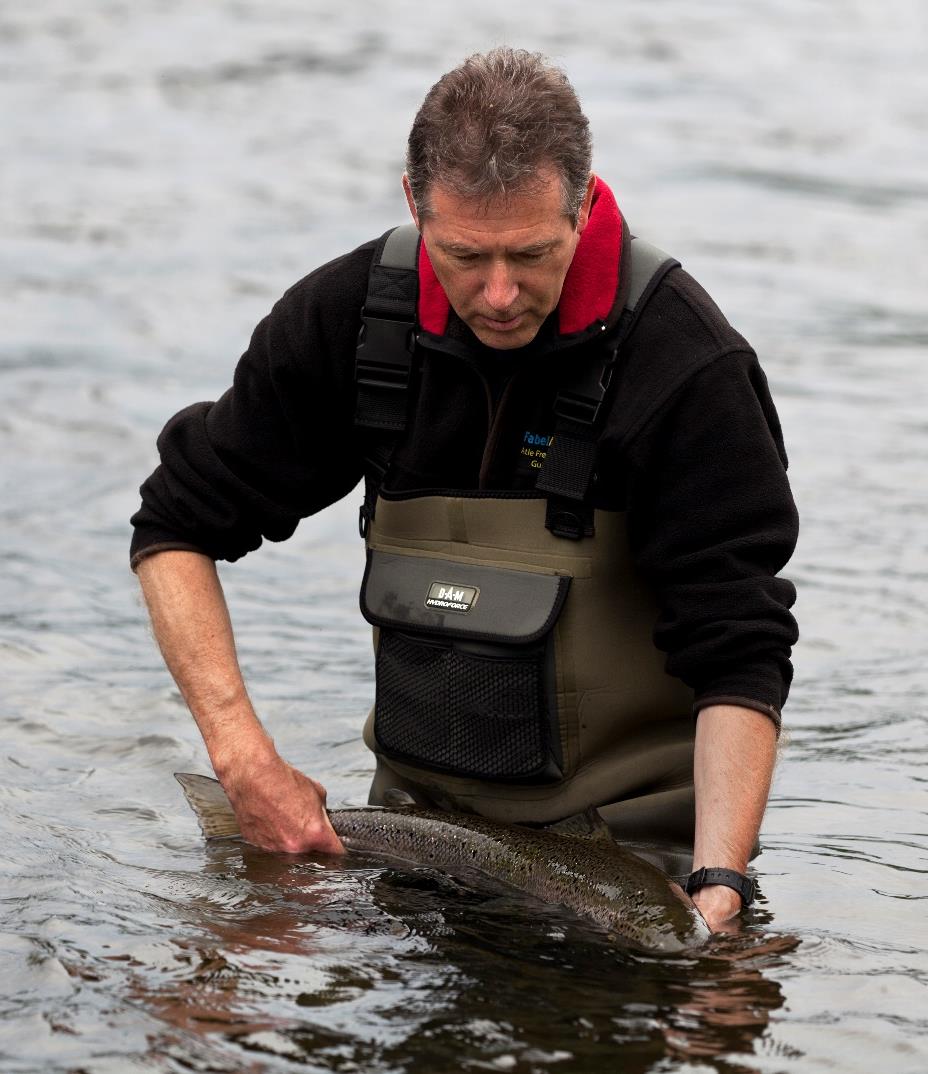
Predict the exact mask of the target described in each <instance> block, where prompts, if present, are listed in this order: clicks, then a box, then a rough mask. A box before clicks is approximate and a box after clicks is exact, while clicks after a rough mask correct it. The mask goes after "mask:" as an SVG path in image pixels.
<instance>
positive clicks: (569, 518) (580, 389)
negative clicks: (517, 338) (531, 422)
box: [354, 224, 679, 540]
mask: <svg viewBox="0 0 928 1074" xmlns="http://www.w3.org/2000/svg"><path fill="white" fill-rule="evenodd" d="M677 265H679V261H676V260H675V259H674V258H672V257H670V256H669V255H668V254H666V253H664V251H663V250H660V249H658V247H656V246H652V245H651V243H649V242H645V241H644V240H643V239H635V238H633V239H632V241H631V277H630V283H629V289H628V295H627V297H626V300H625V307H624V309H623V310H622V314H621V316H620V318H619V322H618V325H617V327H616V329H615V330H613V331H611V332H609V333H608V335H609V337H610V338H609V341H608V343H607V342H605V341H604V343H603V346H602V348H601V350H600V353H599V355H598V357H597V358H595V359H593V360H591V361H588V362H578V363H571V364H570V366H569V368H568V371H567V373H566V374H565V379H564V382H563V383H562V384H561V386H560V388H559V389H558V393H557V397H556V399H555V403H554V415H555V425H554V438H553V440H552V442H551V444H550V446H549V448H548V450H547V457H546V459H545V465H544V468H543V469H542V471H541V473H540V474H539V476H538V480H537V482H536V484H535V487H536V489H538V491H539V492H543V493H544V494H545V497H546V499H547V509H546V512H545V526H546V527H547V529H549V530H550V531H551V533H553V534H554V535H555V536H556V537H565V538H568V539H571V540H579V539H580V538H581V537H585V536H592V534H593V510H592V507H591V506H590V504H589V493H590V488H591V486H592V483H593V473H594V470H595V465H596V442H597V438H598V436H599V432H600V424H601V418H602V416H603V414H604V410H605V408H604V406H603V404H604V402H605V401H606V397H607V394H608V391H609V386H610V384H611V383H612V380H613V374H614V372H615V369H616V364H617V360H618V352H619V348H620V347H621V345H622V342H623V341H624V340H625V338H626V337H627V336H628V334H629V333H630V332H631V330H632V328H633V326H634V324H635V322H636V321H637V319H638V317H639V315H640V314H641V311H642V310H643V309H644V307H645V305H646V304H647V302H648V299H649V298H650V297H651V295H652V294H653V293H654V290H655V289H656V287H657V285H658V284H659V283H660V281H661V279H662V278H663V277H664V275H665V274H666V273H667V272H668V271H669V270H670V269H672V268H674V267H675V266H677ZM418 295H419V232H418V231H417V230H416V228H415V225H413V224H403V225H401V226H400V227H397V228H393V229H392V230H390V231H388V232H386V234H384V235H383V236H382V237H381V238H380V240H379V241H378V243H377V246H376V248H375V250H374V259H373V261H372V263H371V270H370V274H369V276H368V283H367V297H366V299H365V302H364V308H363V310H362V311H361V332H360V334H359V336H358V346H357V357H356V365H355V379H356V383H357V403H356V408H355V419H354V420H355V425H356V426H357V427H358V428H360V429H367V430H370V431H371V432H372V433H374V434H380V435H379V436H376V435H375V436H372V437H371V440H372V442H373V444H374V446H372V447H371V448H369V449H368V450H367V452H366V454H365V458H366V462H367V466H366V467H365V494H364V503H363V505H362V507H361V518H360V531H361V535H362V536H366V535H367V528H368V525H369V522H370V519H371V518H372V517H373V510H374V503H375V501H376V497H377V491H378V488H379V486H380V483H381V481H382V480H383V477H384V475H385V473H386V470H387V467H388V466H389V463H390V458H391V457H392V455H393V450H394V448H395V446H396V444H397V443H398V441H399V439H400V436H401V435H402V433H404V432H405V430H406V425H407V422H408V420H409V410H410V403H411V399H412V397H413V395H414V393H415V390H416V385H415V383H414V381H415V374H416V363H415V349H416V334H417V333H416V328H417V325H416V308H417V300H418Z"/></svg>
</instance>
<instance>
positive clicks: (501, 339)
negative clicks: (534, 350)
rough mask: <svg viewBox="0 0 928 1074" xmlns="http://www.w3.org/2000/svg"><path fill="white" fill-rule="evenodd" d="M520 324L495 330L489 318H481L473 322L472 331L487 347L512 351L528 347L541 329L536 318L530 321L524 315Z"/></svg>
mask: <svg viewBox="0 0 928 1074" xmlns="http://www.w3.org/2000/svg"><path fill="white" fill-rule="evenodd" d="M520 322H521V323H518V324H516V325H513V326H512V327H501V328H494V327H493V326H492V325H491V324H488V323H487V318H485V317H481V318H479V320H478V319H475V320H474V321H473V322H471V324H470V330H471V331H472V332H473V333H474V335H475V336H476V337H477V339H479V340H480V342H481V343H482V344H483V345H484V346H485V347H492V348H493V349H494V350H497V351H512V350H515V349H516V348H517V347H525V346H528V344H529V343H531V342H532V340H533V339H534V338H535V336H537V335H538V329H539V328H540V327H541V326H540V325H539V324H537V323H536V322H535V320H534V318H532V319H529V318H527V317H525V315H524V314H523V316H522V318H520Z"/></svg>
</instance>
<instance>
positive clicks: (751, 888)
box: [683, 868, 757, 906]
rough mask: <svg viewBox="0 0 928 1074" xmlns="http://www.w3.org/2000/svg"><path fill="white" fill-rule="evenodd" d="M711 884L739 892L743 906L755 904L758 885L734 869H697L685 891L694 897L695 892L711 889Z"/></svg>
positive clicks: (687, 879) (687, 881)
mask: <svg viewBox="0 0 928 1074" xmlns="http://www.w3.org/2000/svg"><path fill="white" fill-rule="evenodd" d="M710 884H720V885H721V886H723V887H726V888H731V889H732V890H733V891H737V892H738V894H739V895H740V896H741V905H742V906H750V905H751V903H753V902H754V895H755V893H756V890H757V885H756V884H755V883H754V881H753V880H752V879H751V878H750V877H749V876H745V875H744V873H739V872H736V871H735V870H734V869H706V868H702V869H697V870H696V871H695V872H694V873H690V875H689V876H688V877H687V878H686V883H685V884H684V885H683V890H684V891H685V892H686V893H687V895H692V894H693V892H694V891H699V889H700V888H705V887H709V885H710Z"/></svg>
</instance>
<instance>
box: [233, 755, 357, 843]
mask: <svg viewBox="0 0 928 1074" xmlns="http://www.w3.org/2000/svg"><path fill="white" fill-rule="evenodd" d="M222 784H223V788H224V789H225V792H226V794H227V795H228V796H229V800H230V801H231V803H232V808H233V809H234V810H235V815H236V817H237V818H238V822H239V827H240V828H241V831H242V837H243V838H244V839H245V840H246V841H247V842H249V843H251V844H253V845H254V846H257V847H261V848H262V849H264V850H273V851H280V852H284V853H287V854H303V853H307V852H310V851H317V852H321V853H324V854H344V852H345V848H344V846H343V845H342V841H341V840H340V839H339V837H338V836H337V835H336V833H335V830H334V829H333V827H332V824H331V822H330V820H329V815H328V813H326V810H325V800H326V790H325V787H323V786H322V784H321V783H318V782H317V781H316V780H314V779H310V777H309V776H306V775H304V774H303V773H302V772H300V771H298V770H297V769H296V768H294V767H293V766H292V765H289V764H287V762H286V761H284V760H283V758H281V757H279V756H275V757H274V758H273V759H271V760H269V761H264V762H262V763H260V764H254V763H249V761H248V760H247V759H246V760H245V761H243V762H242V763H241V764H239V765H238V766H236V768H235V769H234V770H232V771H229V772H226V773H224V774H223V780H222Z"/></svg>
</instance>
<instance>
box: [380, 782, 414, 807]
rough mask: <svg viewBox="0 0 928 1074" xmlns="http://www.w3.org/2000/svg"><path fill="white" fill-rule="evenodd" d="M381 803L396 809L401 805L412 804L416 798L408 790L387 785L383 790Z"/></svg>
mask: <svg viewBox="0 0 928 1074" xmlns="http://www.w3.org/2000/svg"><path fill="white" fill-rule="evenodd" d="M383 804H384V805H385V806H391V807H392V808H393V809H398V808H401V807H402V806H414V805H415V804H416V800H415V798H413V796H412V795H411V794H410V793H409V792H408V791H401V790H400V789H399V787H388V788H387V789H386V790H385V791H384V792H383Z"/></svg>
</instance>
